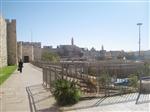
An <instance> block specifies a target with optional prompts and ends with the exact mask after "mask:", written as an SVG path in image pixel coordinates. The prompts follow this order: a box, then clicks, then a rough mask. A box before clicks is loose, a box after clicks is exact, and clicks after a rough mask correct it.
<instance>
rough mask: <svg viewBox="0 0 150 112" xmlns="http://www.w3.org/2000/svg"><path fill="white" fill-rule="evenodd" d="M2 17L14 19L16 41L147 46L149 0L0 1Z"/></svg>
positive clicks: (126, 47)
mask: <svg viewBox="0 0 150 112" xmlns="http://www.w3.org/2000/svg"><path fill="white" fill-rule="evenodd" d="M0 3H1V5H0V10H1V14H2V16H3V17H4V18H7V19H16V21H17V40H18V41H35V42H42V45H51V46H53V47H56V46H57V45H66V44H67V45H68V44H71V38H72V37H73V38H74V43H75V45H77V46H79V47H83V48H88V49H91V48H92V47H94V48H95V49H96V50H100V49H101V46H102V45H103V46H104V49H105V50H107V51H110V50H125V51H137V50H138V38H139V37H138V33H139V32H138V26H137V23H139V22H140V23H143V25H142V26H141V50H149V49H150V33H149V31H150V30H149V26H150V22H149V20H150V1H149V0H130V1H127V0H126V1H125V0H118V1H116V0H105V1H103V0H94V1H92V0H70V1H69V0H68V1H67V0H20V1H19V0H1V2H0Z"/></svg>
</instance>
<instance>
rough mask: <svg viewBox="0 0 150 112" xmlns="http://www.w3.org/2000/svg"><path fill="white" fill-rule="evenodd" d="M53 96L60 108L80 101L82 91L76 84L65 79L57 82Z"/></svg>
mask: <svg viewBox="0 0 150 112" xmlns="http://www.w3.org/2000/svg"><path fill="white" fill-rule="evenodd" d="M53 95H54V97H55V99H56V101H57V103H58V105H60V106H65V105H72V104H75V103H77V102H78V101H79V99H80V91H79V90H78V89H77V87H76V85H75V83H74V82H69V81H67V80H65V79H61V80H56V81H55V83H54V92H53Z"/></svg>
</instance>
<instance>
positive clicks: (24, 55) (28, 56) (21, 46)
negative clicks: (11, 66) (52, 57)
mask: <svg viewBox="0 0 150 112" xmlns="http://www.w3.org/2000/svg"><path fill="white" fill-rule="evenodd" d="M17 48H18V50H17V52H18V58H19V59H23V61H24V62H30V61H36V60H40V59H41V50H42V49H41V43H40V42H18V43H17Z"/></svg>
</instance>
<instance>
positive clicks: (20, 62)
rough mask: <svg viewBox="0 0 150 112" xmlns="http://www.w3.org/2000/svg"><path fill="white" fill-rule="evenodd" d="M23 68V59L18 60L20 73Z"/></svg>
mask: <svg viewBox="0 0 150 112" xmlns="http://www.w3.org/2000/svg"><path fill="white" fill-rule="evenodd" d="M22 68H23V61H22V59H20V60H19V62H18V71H20V73H22Z"/></svg>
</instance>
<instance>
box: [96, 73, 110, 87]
mask: <svg viewBox="0 0 150 112" xmlns="http://www.w3.org/2000/svg"><path fill="white" fill-rule="evenodd" d="M99 82H100V84H101V85H102V86H106V85H109V83H110V82H111V77H110V76H109V74H108V72H106V71H103V72H102V74H101V75H100V78H99Z"/></svg>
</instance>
